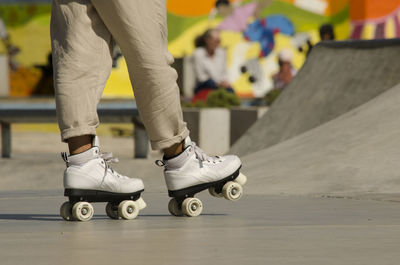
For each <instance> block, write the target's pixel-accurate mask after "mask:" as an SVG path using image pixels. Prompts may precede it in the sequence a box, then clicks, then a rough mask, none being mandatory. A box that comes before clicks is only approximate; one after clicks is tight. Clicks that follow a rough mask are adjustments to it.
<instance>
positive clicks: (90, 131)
mask: <svg viewBox="0 0 400 265" xmlns="http://www.w3.org/2000/svg"><path fill="white" fill-rule="evenodd" d="M82 135H96V128H92V127H87V128H72V129H66V130H62V131H61V141H63V142H65V143H66V142H67V140H68V139H69V138H71V137H77V136H82Z"/></svg>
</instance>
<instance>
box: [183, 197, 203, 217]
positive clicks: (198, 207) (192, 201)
mask: <svg viewBox="0 0 400 265" xmlns="http://www.w3.org/2000/svg"><path fill="white" fill-rule="evenodd" d="M202 211H203V204H202V203H201V201H200V200H199V199H197V198H186V199H185V200H184V201H183V202H182V212H183V213H184V214H185V215H187V216H189V217H195V216H199V215H200V214H201V212H202Z"/></svg>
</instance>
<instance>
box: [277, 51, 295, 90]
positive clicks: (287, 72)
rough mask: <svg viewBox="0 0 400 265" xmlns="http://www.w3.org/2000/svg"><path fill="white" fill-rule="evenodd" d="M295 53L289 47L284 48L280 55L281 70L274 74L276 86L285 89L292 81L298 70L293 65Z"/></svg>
mask: <svg viewBox="0 0 400 265" xmlns="http://www.w3.org/2000/svg"><path fill="white" fill-rule="evenodd" d="M292 60H293V53H292V51H291V50H289V49H283V50H281V51H280V52H279V55H278V64H279V72H278V73H276V74H275V75H274V76H273V80H274V88H275V89H279V90H283V89H284V88H285V87H286V86H287V85H288V84H289V83H290V81H292V79H293V77H294V76H295V75H296V73H297V70H296V68H294V67H293V65H292Z"/></svg>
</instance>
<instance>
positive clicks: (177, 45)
mask: <svg viewBox="0 0 400 265" xmlns="http://www.w3.org/2000/svg"><path fill="white" fill-rule="evenodd" d="M50 2H51V1H45V0H2V1H0V18H1V20H2V22H1V24H4V25H1V26H0V28H1V32H0V37H1V39H2V43H1V45H0V53H1V54H2V59H1V61H0V63H1V68H0V69H2V71H1V72H2V73H3V74H2V76H1V77H2V79H1V81H0V82H1V86H0V88H1V90H0V95H1V96H2V97H31V96H51V95H52V94H53V87H52V80H51V78H52V77H51V76H52V70H51V47H50V38H49V25H50V13H51V4H50ZM399 8H400V1H398V0H385V1H379V0H275V1H238V0H236V1H235V0H231V1H215V0H203V1H196V2H192V1H185V0H167V12H168V13H167V17H168V29H169V35H168V41H169V50H170V52H171V53H172V55H173V56H174V57H175V58H176V59H177V60H176V63H175V66H176V68H177V69H178V71H179V72H180V73H181V76H180V79H181V80H180V84H181V90H182V95H183V96H185V97H186V98H190V97H192V96H193V93H194V86H195V82H194V79H195V78H194V77H191V76H190V74H187V73H186V74H184V73H183V72H184V71H185V70H186V72H189V71H191V69H187V68H189V66H187V64H186V63H185V64H184V63H183V61H184V58H190V57H191V56H192V55H193V52H194V50H195V44H194V40H195V38H196V37H198V36H199V35H201V34H203V33H204V32H205V31H206V30H207V29H210V28H216V29H219V30H220V34H219V35H220V36H219V37H220V45H221V47H223V48H224V49H225V50H226V55H227V58H226V67H227V78H228V80H229V82H230V84H231V86H232V88H233V89H234V91H235V93H236V95H237V96H238V97H239V98H241V99H249V98H260V97H263V96H265V95H266V94H267V93H268V92H269V91H270V90H272V89H273V88H274V82H273V76H274V74H276V73H277V72H278V71H279V65H278V59H277V57H278V55H279V53H280V52H281V51H282V50H286V49H288V50H290V51H291V53H292V56H291V58H290V59H291V63H292V65H293V67H294V68H295V69H300V68H301V66H302V65H303V63H304V61H305V58H306V56H307V52H308V50H309V49H310V48H311V47H312V46H313V45H314V44H316V43H317V42H319V41H320V40H321V39H320V29H321V26H323V25H325V26H326V25H331V26H332V28H333V33H334V38H335V39H336V40H346V39H377V38H394V37H400V22H399V21H400V20H399V15H400V9H399ZM328 31H329V26H328ZM116 55H117V56H115V58H116V59H115V63H114V66H115V67H114V69H113V71H112V74H111V77H110V79H109V81H108V83H107V86H106V88H105V91H104V97H105V98H132V97H133V94H132V91H131V86H130V81H129V77H128V74H127V68H126V64H125V61H124V58H123V57H122V56H121V57H119V56H118V51H117V52H116ZM7 63H8V65H9V67H7V66H6V65H5V64H7ZM6 68H8V69H9V71H8V72H9V74H8V75H7V76H4V71H5V69H6Z"/></svg>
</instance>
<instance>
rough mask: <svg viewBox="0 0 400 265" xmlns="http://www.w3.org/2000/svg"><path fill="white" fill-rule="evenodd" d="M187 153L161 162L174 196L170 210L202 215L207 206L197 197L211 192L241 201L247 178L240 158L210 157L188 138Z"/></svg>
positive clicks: (178, 212) (190, 214) (158, 163)
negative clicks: (195, 196)
mask: <svg viewBox="0 0 400 265" xmlns="http://www.w3.org/2000/svg"><path fill="white" fill-rule="evenodd" d="M183 148H184V151H183V152H182V153H181V154H179V155H178V156H176V157H174V158H171V159H163V160H162V161H161V160H157V161H156V164H157V165H158V166H164V167H165V168H164V177H165V182H166V184H167V188H168V195H169V196H170V197H173V199H171V200H170V202H169V204H168V210H169V212H170V213H171V214H172V215H175V216H182V215H186V216H198V215H200V214H201V212H202V210H203V204H202V202H201V201H200V200H199V199H198V198H194V195H195V194H196V193H198V192H201V191H203V190H206V189H208V190H209V192H210V194H211V195H213V196H214V197H219V198H221V197H225V199H227V200H230V201H237V200H239V199H240V198H241V197H242V195H243V187H242V186H243V185H244V184H245V183H246V180H247V178H246V176H245V175H243V174H242V173H240V168H241V166H242V164H241V161H240V159H239V158H238V157H237V156H234V155H227V156H213V157H211V156H208V155H206V154H205V153H204V151H203V150H201V149H200V148H199V147H197V146H196V144H195V143H194V142H192V141H191V140H190V138H189V137H187V138H186V139H185V141H184V146H183Z"/></svg>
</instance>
